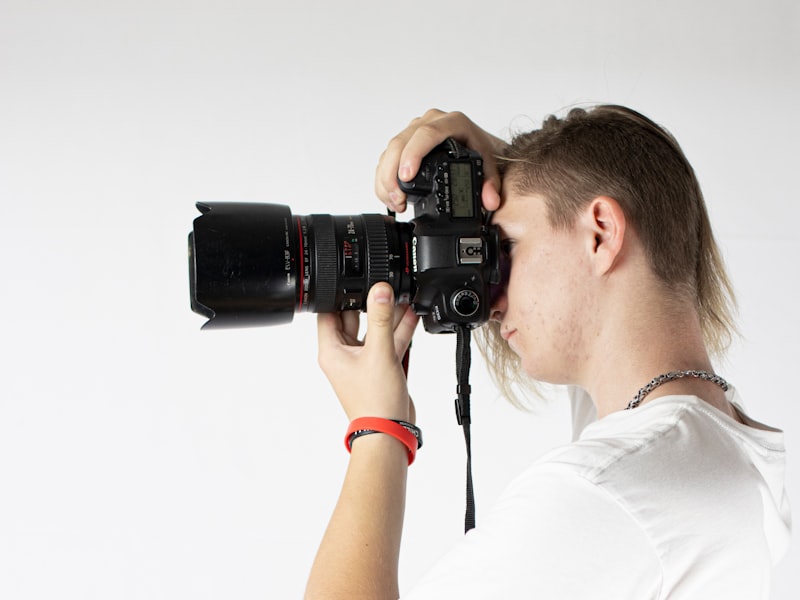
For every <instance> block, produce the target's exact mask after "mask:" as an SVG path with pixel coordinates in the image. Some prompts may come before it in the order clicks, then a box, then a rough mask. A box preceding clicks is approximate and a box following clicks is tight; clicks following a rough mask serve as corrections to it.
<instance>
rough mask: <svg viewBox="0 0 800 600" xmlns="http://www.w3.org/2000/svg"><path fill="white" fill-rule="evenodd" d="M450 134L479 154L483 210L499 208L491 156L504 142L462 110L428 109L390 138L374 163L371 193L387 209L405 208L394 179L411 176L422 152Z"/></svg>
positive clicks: (404, 199)
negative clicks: (481, 163)
mask: <svg viewBox="0 0 800 600" xmlns="http://www.w3.org/2000/svg"><path fill="white" fill-rule="evenodd" d="M450 137H451V138H454V139H455V140H457V141H458V142H461V143H462V144H464V145H465V146H467V147H468V148H470V149H471V150H475V151H477V152H479V153H480V154H481V156H482V157H483V168H484V174H485V178H484V184H483V190H482V192H481V198H482V200H483V207H484V209H486V210H487V211H493V210H497V209H498V208H500V175H499V174H498V172H497V164H496V162H495V156H496V155H497V154H499V153H500V151H501V150H502V149H503V147H505V146H506V143H505V142H504V141H503V140H501V139H500V138H497V137H495V136H493V135H491V134H489V133H487V132H486V131H484V130H483V129H481V128H480V127H478V126H477V125H475V123H473V122H472V121H471V120H470V119H469V118H468V117H467V116H466V115H464V114H463V113H460V112H449V113H446V112H442V111H440V110H436V109H431V110H429V111H427V112H426V113H425V114H424V115H423V116H421V117H418V118H416V119H414V120H413V121H411V123H409V125H408V127H406V128H405V129H404V130H403V131H401V132H400V133H399V134H397V135H396V136H395V137H394V138H392V140H391V141H390V142H389V145H388V146H387V148H386V150H384V152H383V154H382V155H381V158H380V160H379V162H378V167H377V169H376V172H375V193H376V194H377V195H378V198H380V199H381V201H382V202H383V203H384V204H386V206H387V207H389V209H390V210H393V211H395V212H399V213H401V212H404V211H405V210H406V195H405V193H404V192H403V191H402V190H401V189H400V186H399V185H398V183H397V179H398V178H399V179H401V180H402V181H410V180H411V179H413V178H414V176H415V175H416V174H417V170H418V169H419V166H420V164H421V163H422V159H423V158H424V157H425V155H426V154H428V153H429V152H430V151H431V150H433V149H434V148H435V147H436V146H438V145H439V144H441V143H442V142H443V141H444V140H446V139H447V138H450Z"/></svg>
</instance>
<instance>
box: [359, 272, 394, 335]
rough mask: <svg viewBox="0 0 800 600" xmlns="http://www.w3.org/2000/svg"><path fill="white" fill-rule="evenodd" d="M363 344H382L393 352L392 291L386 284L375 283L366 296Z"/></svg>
mask: <svg viewBox="0 0 800 600" xmlns="http://www.w3.org/2000/svg"><path fill="white" fill-rule="evenodd" d="M364 344H365V345H373V344H383V345H386V347H387V348H390V349H392V351H394V291H393V290H392V286H390V285H389V284H388V283H384V282H380V283H376V284H375V285H373V286H372V289H370V291H369V294H368V295H367V335H366V338H365V339H364Z"/></svg>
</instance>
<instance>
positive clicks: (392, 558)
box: [306, 433, 408, 600]
mask: <svg viewBox="0 0 800 600" xmlns="http://www.w3.org/2000/svg"><path fill="white" fill-rule="evenodd" d="M407 473H408V453H407V451H406V449H405V447H404V446H403V445H402V444H401V443H400V442H398V441H397V440H396V439H393V438H392V437H390V436H387V435H383V434H379V433H378V434H372V435H367V436H363V437H361V438H359V439H358V440H356V441H355V442H354V443H353V448H352V455H351V457H350V464H349V466H348V469H347V474H346V475H345V480H344V484H343V486H342V492H341V494H340V496H339V501H338V502H337V504H336V508H335V509H334V512H333V515H332V517H331V520H330V523H329V524H328V528H327V530H326V532H325V535H324V537H323V539H322V543H321V544H320V548H319V551H318V552H317V557H316V559H315V560H314V565H313V567H312V569H311V575H310V576H309V580H308V585H307V587H306V599H307V600H312V599H318V598H325V599H326V600H333V599H337V598H347V599H348V600H353V599H358V598H369V599H370V600H381V599H384V598H391V599H392V600H395V599H396V598H397V597H398V596H399V591H398V583H397V566H398V560H399V552H400V538H401V533H402V527H403V513H404V510H405V493H406V478H407Z"/></svg>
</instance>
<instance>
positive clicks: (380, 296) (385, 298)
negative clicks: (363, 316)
mask: <svg viewBox="0 0 800 600" xmlns="http://www.w3.org/2000/svg"><path fill="white" fill-rule="evenodd" d="M373 300H374V301H375V303H376V304H389V303H390V302H391V301H392V292H391V290H389V289H387V288H386V287H384V286H380V287H379V288H378V289H376V290H375V296H374V298H373Z"/></svg>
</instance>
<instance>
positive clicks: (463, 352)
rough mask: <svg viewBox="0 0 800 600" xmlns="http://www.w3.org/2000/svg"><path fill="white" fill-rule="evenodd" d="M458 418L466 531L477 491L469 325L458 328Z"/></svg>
mask: <svg viewBox="0 0 800 600" xmlns="http://www.w3.org/2000/svg"><path fill="white" fill-rule="evenodd" d="M456 335H457V338H456V377H457V379H458V387H457V388H456V391H457V393H458V397H457V398H456V402H455V405H456V419H457V420H458V424H459V425H461V427H462V428H463V430H464V441H465V443H466V445H467V507H466V510H465V513H464V533H467V532H468V531H469V530H470V529H473V528H474V527H475V492H474V490H473V487H472V436H471V433H470V425H471V424H472V417H471V415H470V406H469V394H470V391H471V389H470V385H469V369H470V363H471V361H472V358H471V354H470V330H469V329H468V328H467V327H463V326H462V327H457V328H456Z"/></svg>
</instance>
